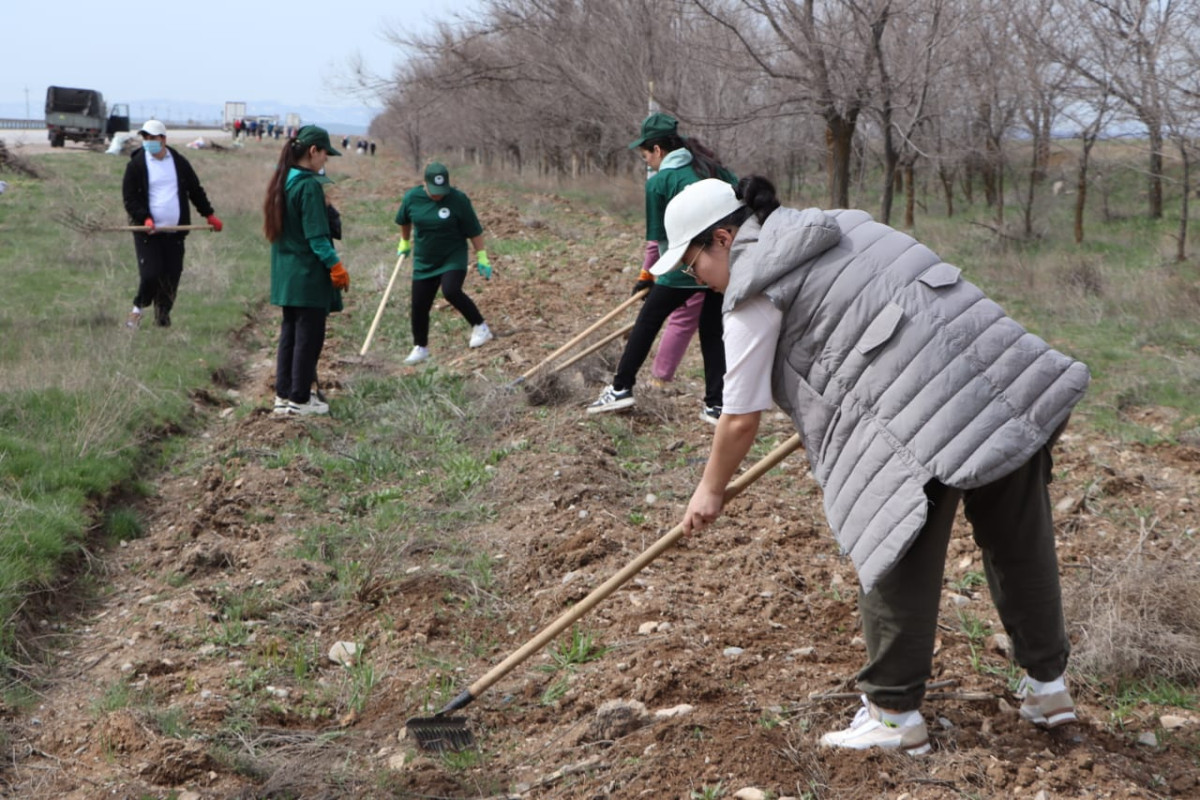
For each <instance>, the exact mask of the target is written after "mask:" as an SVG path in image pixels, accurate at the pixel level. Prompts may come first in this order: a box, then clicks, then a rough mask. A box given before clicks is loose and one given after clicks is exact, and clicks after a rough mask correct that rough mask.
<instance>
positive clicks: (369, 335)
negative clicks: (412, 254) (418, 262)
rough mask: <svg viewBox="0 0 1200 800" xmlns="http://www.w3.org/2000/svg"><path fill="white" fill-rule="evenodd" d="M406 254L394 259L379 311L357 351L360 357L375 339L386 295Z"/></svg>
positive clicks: (385, 304) (398, 272) (390, 289)
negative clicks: (394, 264) (360, 348)
mask: <svg viewBox="0 0 1200 800" xmlns="http://www.w3.org/2000/svg"><path fill="white" fill-rule="evenodd" d="M406 255H408V253H401V255H400V257H399V258H397V259H396V266H395V267H394V268H393V269H392V277H391V278H390V279H389V280H388V284H387V288H386V289H384V290H383V299H382V300H380V301H379V310H378V311H376V312H375V319H374V320H372V321H371V329H370V330H369V331H367V338H366V341H364V342H363V346H362V350H359V351H358V354H359V355H360V356H365V355H366V354H367V348H369V347H370V346H371V340H372V339H373V338H375V329H376V328H378V327H379V320H381V319H383V309H384V308H385V307H386V306H387V301H388V295H390V294H391V293H392V285H393V284H394V283H395V282H396V276H397V275H399V274H400V265H401V264H403V263H404V257H405V256H406Z"/></svg>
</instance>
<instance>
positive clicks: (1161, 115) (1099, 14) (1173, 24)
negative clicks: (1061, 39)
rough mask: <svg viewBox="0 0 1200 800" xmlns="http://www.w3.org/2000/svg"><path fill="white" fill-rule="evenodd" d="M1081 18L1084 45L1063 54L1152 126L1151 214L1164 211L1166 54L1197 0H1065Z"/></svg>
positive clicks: (1069, 11) (1065, 9) (1067, 9)
mask: <svg viewBox="0 0 1200 800" xmlns="http://www.w3.org/2000/svg"><path fill="white" fill-rule="evenodd" d="M1060 2H1061V11H1060V12H1059V13H1061V14H1063V15H1065V16H1066V17H1068V18H1070V19H1073V20H1075V21H1076V26H1077V31H1078V35H1079V36H1080V37H1082V38H1083V40H1084V41H1083V42H1081V43H1079V45H1080V46H1075V47H1073V48H1071V52H1070V53H1069V54H1064V53H1061V52H1060V53H1059V54H1058V55H1059V56H1060V58H1061V59H1062V60H1063V61H1064V62H1065V63H1068V64H1069V65H1070V67H1071V68H1072V69H1074V70H1075V71H1076V72H1078V73H1079V75H1081V76H1082V77H1083V78H1084V79H1086V80H1088V81H1090V82H1091V83H1092V84H1093V85H1095V86H1097V87H1104V89H1105V91H1109V92H1111V93H1112V94H1113V96H1115V97H1116V98H1118V99H1119V100H1120V101H1121V102H1122V103H1123V104H1124V105H1125V107H1126V108H1127V109H1128V110H1129V112H1130V113H1131V114H1132V116H1133V117H1134V118H1135V119H1136V120H1137V121H1139V122H1140V123H1141V124H1142V125H1143V126H1144V127H1145V129H1146V135H1147V138H1148V140H1149V146H1150V164H1149V173H1148V183H1149V185H1148V191H1149V195H1148V196H1149V214H1150V217H1151V218H1153V219H1160V218H1161V217H1162V214H1163V181H1162V179H1163V142H1164V131H1163V126H1164V124H1165V117H1166V114H1167V113H1168V110H1167V108H1166V106H1165V103H1166V100H1167V97H1166V87H1165V86H1164V85H1163V76H1162V74H1161V72H1162V68H1163V63H1164V60H1165V59H1167V58H1168V57H1169V55H1170V53H1171V50H1172V48H1175V47H1178V46H1179V41H1180V35H1181V34H1183V32H1185V31H1191V32H1193V33H1194V31H1195V28H1194V27H1192V26H1189V25H1188V24H1187V17H1188V13H1187V10H1188V7H1194V0H1060Z"/></svg>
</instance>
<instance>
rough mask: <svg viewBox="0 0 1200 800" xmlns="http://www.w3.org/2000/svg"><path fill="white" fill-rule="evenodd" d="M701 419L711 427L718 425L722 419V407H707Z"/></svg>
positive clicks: (702, 412) (701, 414)
mask: <svg viewBox="0 0 1200 800" xmlns="http://www.w3.org/2000/svg"><path fill="white" fill-rule="evenodd" d="M700 419H702V420H704V421H705V422H707V423H708V424H709V425H716V424H717V422H718V421H720V419H721V407H720V406H705V407H704V410H703V411H701V412H700Z"/></svg>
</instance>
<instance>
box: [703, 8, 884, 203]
mask: <svg viewBox="0 0 1200 800" xmlns="http://www.w3.org/2000/svg"><path fill="white" fill-rule="evenodd" d="M693 2H694V3H695V6H696V7H697V8H699V9H700V10H701V11H702V12H703V13H704V14H705V15H707V16H708V17H709V18H711V19H712V20H713V21H715V22H717V23H718V24H720V25H722V26H724V27H725V28H726V29H728V30H729V31H730V32H731V33H733V35H734V36H735V37H736V39H737V41H738V42H740V43H741V45H742V47H743V48H744V51H745V53H746V54H747V55H748V56H749V57H750V59H751V60H752V62H753V63H754V64H755V65H756V66H757V67H758V68H759V69H760V70H762V72H763V73H765V74H766V75H768V76H770V77H771V78H772V79H774V80H776V81H778V82H780V83H781V88H780V91H781V92H783V93H785V94H787V95H788V96H790V97H792V98H794V99H795V101H796V103H797V106H796V108H797V111H799V112H801V113H803V111H804V110H811V113H816V114H818V115H819V116H820V117H821V118H822V119H824V121H825V126H826V129H825V140H826V147H827V151H828V170H829V173H828V181H829V203H830V205H831V206H833V207H839V208H844V207H847V206H849V205H850V167H851V158H852V153H853V145H854V134H855V130H856V129H857V127H858V120H859V116H860V115H861V114H862V112H863V110H864V108H865V107H866V105H867V103H868V102H869V99H870V93H871V81H872V79H873V75H874V65H873V60H874V57H875V56H874V50H873V49H872V47H871V45H870V38H871V36H872V35H873V34H872V31H873V30H879V31H880V32H881V33H880V35H882V30H883V29H884V28H886V25H887V12H888V9H889V7H890V2H889V0H862V2H855V1H854V0H829V1H828V2H824V3H819V4H818V3H817V2H815V0H800V1H799V2H796V1H795V0H736V1H731V0H726V1H725V2H722V0H693Z"/></svg>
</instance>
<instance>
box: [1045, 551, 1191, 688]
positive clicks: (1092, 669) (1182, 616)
mask: <svg viewBox="0 0 1200 800" xmlns="http://www.w3.org/2000/svg"><path fill="white" fill-rule="evenodd" d="M1181 549H1182V548H1180V547H1175V548H1173V551H1172V552H1169V553H1167V554H1165V555H1163V556H1158V555H1155V556H1148V555H1146V554H1144V553H1142V552H1141V550H1140V548H1139V550H1138V551H1136V552H1134V553H1132V554H1130V556H1129V557H1127V558H1126V559H1125V560H1123V561H1122V562H1120V563H1118V564H1115V565H1112V566H1093V568H1092V570H1091V571H1090V572H1089V573H1087V575H1086V577H1085V578H1084V579H1083V580H1082V581H1080V582H1079V585H1076V586H1072V587H1069V590H1068V591H1066V592H1065V597H1064V603H1065V606H1066V609H1065V610H1066V614H1067V619H1071V620H1076V622H1075V624H1074V626H1073V627H1074V629H1075V630H1074V631H1073V634H1074V636H1073V638H1074V639H1075V640H1076V645H1075V647H1074V651H1073V653H1072V656H1071V659H1072V661H1071V663H1072V669H1074V670H1077V671H1080V672H1083V673H1085V674H1089V675H1103V676H1105V677H1108V678H1118V679H1126V678H1127V679H1134V678H1146V677H1156V678H1162V679H1165V680H1171V681H1179V682H1188V683H1195V682H1197V681H1200V593H1198V592H1196V589H1195V586H1196V568H1195V563H1196V562H1195V558H1196V551H1197V549H1196V548H1195V547H1194V546H1193V547H1192V548H1191V552H1187V553H1185V552H1180V550H1181Z"/></svg>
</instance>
